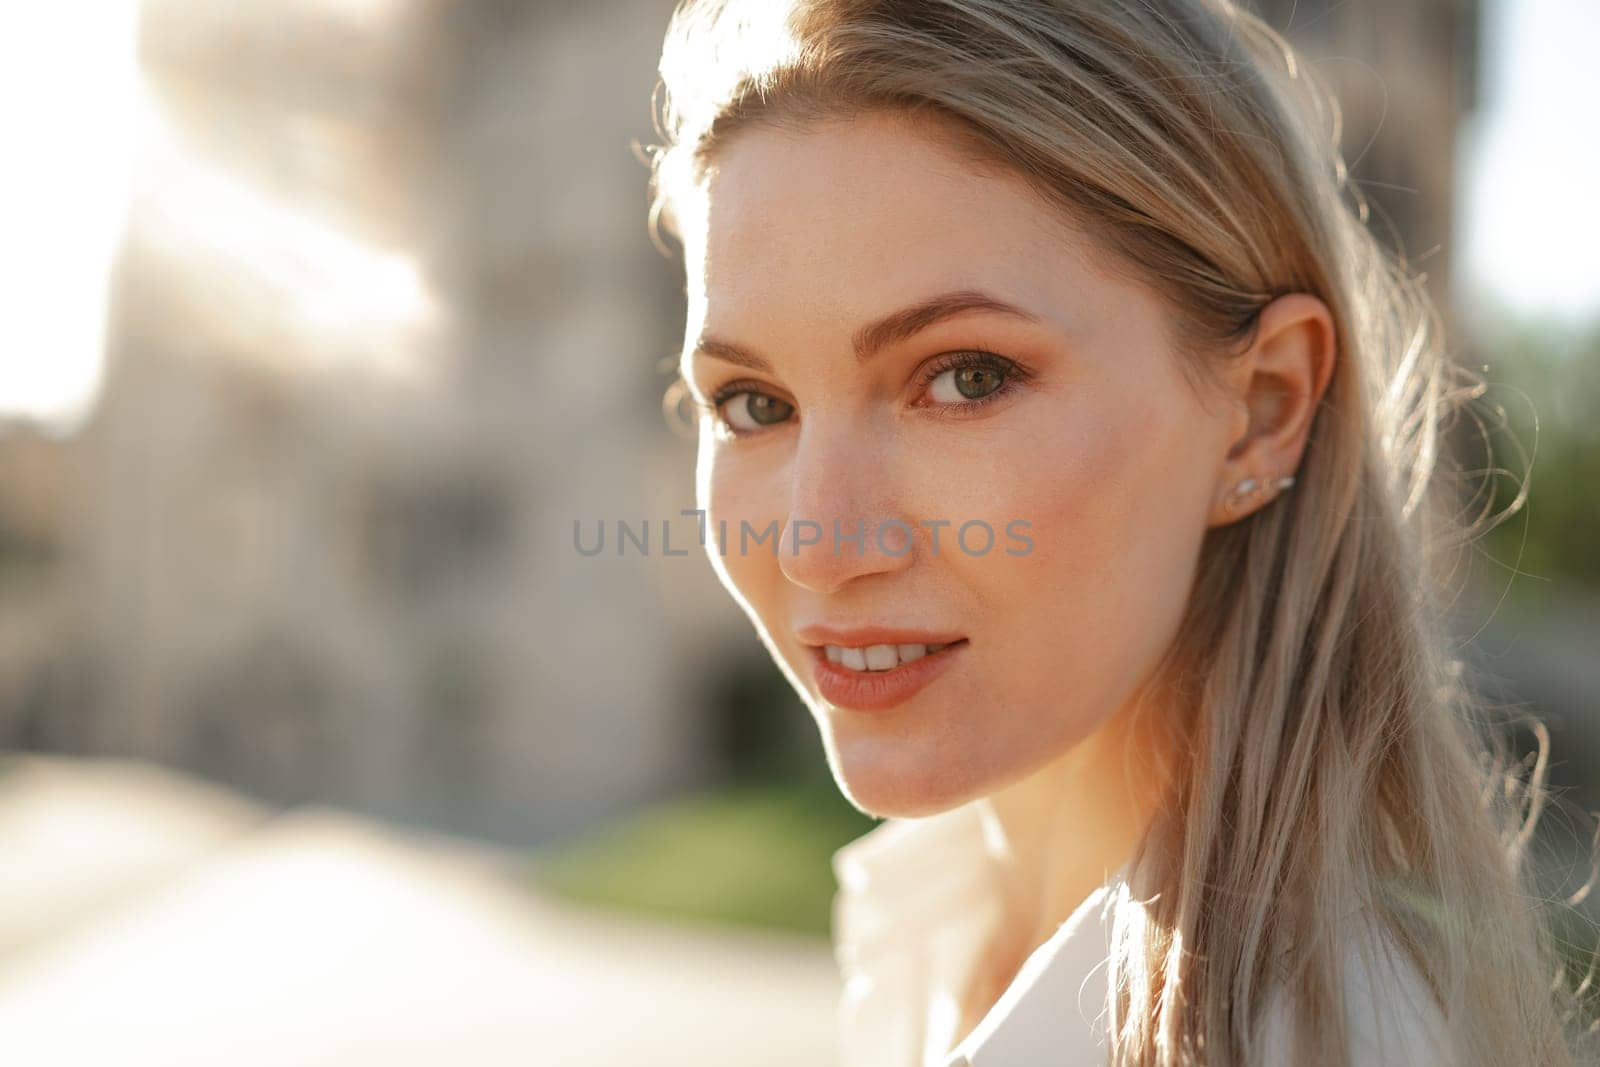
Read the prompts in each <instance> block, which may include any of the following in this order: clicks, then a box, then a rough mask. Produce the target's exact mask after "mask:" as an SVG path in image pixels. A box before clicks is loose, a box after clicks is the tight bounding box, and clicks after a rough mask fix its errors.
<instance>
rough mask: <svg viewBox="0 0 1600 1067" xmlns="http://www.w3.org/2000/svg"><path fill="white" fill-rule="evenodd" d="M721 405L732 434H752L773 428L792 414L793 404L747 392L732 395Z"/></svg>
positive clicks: (764, 394) (762, 394)
mask: <svg viewBox="0 0 1600 1067" xmlns="http://www.w3.org/2000/svg"><path fill="white" fill-rule="evenodd" d="M721 403H722V404H723V405H725V406H726V407H727V415H726V416H725V418H726V421H727V423H728V427H729V429H731V430H733V432H734V433H752V432H755V431H757V430H760V429H761V428H762V427H765V426H775V425H777V424H778V423H781V422H783V421H784V420H785V419H787V418H788V417H789V416H790V415H792V414H793V413H794V405H793V404H790V403H787V402H785V401H782V400H779V399H778V398H777V397H775V396H768V395H767V394H766V393H756V392H752V391H749V390H745V391H743V392H739V393H734V394H733V395H731V396H729V397H727V398H726V399H724V400H723V401H722V402H721Z"/></svg>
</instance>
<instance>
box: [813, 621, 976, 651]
mask: <svg viewBox="0 0 1600 1067" xmlns="http://www.w3.org/2000/svg"><path fill="white" fill-rule="evenodd" d="M795 635H796V636H797V637H799V638H800V640H802V641H804V642H805V643H806V644H808V645H814V646H822V645H841V646H843V647H846V648H864V647H866V646H868V645H948V644H951V643H953V642H956V641H961V640H964V636H965V635H963V634H958V633H954V632H952V631H949V630H916V629H908V628H906V627H901V626H828V625H825V624H823V623H812V624H810V625H807V626H801V627H798V628H796V629H795Z"/></svg>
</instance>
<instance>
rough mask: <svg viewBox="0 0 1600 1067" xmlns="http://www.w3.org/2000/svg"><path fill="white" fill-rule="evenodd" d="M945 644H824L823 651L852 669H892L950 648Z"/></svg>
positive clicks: (835, 660) (842, 665) (841, 664)
mask: <svg viewBox="0 0 1600 1067" xmlns="http://www.w3.org/2000/svg"><path fill="white" fill-rule="evenodd" d="M948 647H949V645H948V644H944V645H868V646H866V647H865V648H849V647H846V646H843V645H824V646H823V652H824V653H825V654H826V655H827V657H828V662H829V663H837V664H839V665H840V666H841V667H845V668H847V669H849V670H852V671H892V670H894V669H895V668H896V667H898V666H900V665H901V664H902V663H911V662H914V661H916V660H919V659H921V658H922V657H923V656H926V655H928V654H929V653H931V652H938V651H939V650H940V649H943V648H948Z"/></svg>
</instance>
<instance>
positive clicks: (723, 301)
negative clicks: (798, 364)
mask: <svg viewBox="0 0 1600 1067" xmlns="http://www.w3.org/2000/svg"><path fill="white" fill-rule="evenodd" d="M685 222H686V225H685V226H684V247H685V264H686V267H687V270H688V285H689V290H690V297H691V321H693V320H694V319H695V318H696V317H697V312H698V313H699V315H704V314H705V313H706V312H708V311H709V313H710V314H712V315H713V316H716V315H720V314H724V313H726V314H739V313H742V312H744V311H746V310H749V311H756V310H759V312H760V313H761V314H762V315H763V316H767V317H771V316H772V315H774V314H775V313H780V312H781V313H789V314H807V315H812V316H818V317H826V318H833V319H837V318H838V317H839V316H848V317H852V318H859V317H861V316H864V315H867V314H871V313H872V312H873V311H881V310H882V306H883V305H884V304H885V303H886V302H892V301H895V300H899V299H916V298H919V297H923V296H926V295H927V294H928V293H929V292H935V291H944V290H949V289H955V288H961V287H963V286H979V285H981V286H982V287H984V288H999V289H1001V290H1003V291H1004V292H1005V294H1006V295H1007V296H1008V298H1010V297H1014V298H1016V299H1020V300H1030V299H1031V300H1035V301H1041V302H1044V301H1048V300H1049V299H1051V297H1052V296H1054V295H1057V294H1059V293H1060V291H1061V290H1062V289H1063V288H1065V289H1074V288H1075V289H1078V290H1083V289H1085V287H1087V286H1090V285H1091V284H1092V282H1093V279H1092V277H1091V275H1092V274H1093V271H1092V268H1091V267H1090V265H1089V260H1088V258H1087V253H1088V252H1089V245H1088V242H1087V238H1086V237H1084V236H1083V235H1082V234H1080V233H1079V232H1077V231H1076V230H1075V229H1074V228H1073V227H1071V226H1070V224H1069V223H1068V221H1067V220H1066V218H1065V216H1064V215H1063V214H1062V213H1061V212H1060V211H1059V210H1058V209H1056V208H1055V207H1053V206H1052V205H1050V204H1048V203H1046V202H1045V201H1044V200H1043V199H1042V198H1041V197H1040V196H1039V195H1038V194H1037V193H1035V192H1034V191H1033V189H1032V188H1031V187H1029V186H1028V185H1027V184H1026V183H1025V182H1024V181H1023V180H1022V179H1021V178H1019V177H1015V176H1012V175H1010V174H1007V173H1005V172H1003V171H1000V170H998V169H997V168H995V167H992V166H983V165H980V164H979V163H977V162H976V161H975V160H974V159H973V158H972V157H971V156H970V155H969V154H968V153H966V152H964V151H963V150H962V149H961V148H960V147H959V146H958V144H957V143H956V142H955V141H954V140H953V139H951V138H950V137H949V136H948V135H945V136H941V135H940V132H939V129H938V128H937V127H934V126H931V125H929V124H926V123H918V124H916V125H913V124H912V123H911V122H909V121H907V120H905V119H902V118H899V117H897V116H892V115H887V114H869V115H865V116H861V117H858V118H853V119H848V120H834V121H830V122H826V123H823V124H821V125H818V126H816V127H814V128H812V129H809V130H804V131H800V130H790V129H777V128H771V127H764V126H758V127H752V128H749V129H746V130H742V131H740V132H738V133H737V134H735V135H734V136H733V137H732V138H731V139H730V140H729V141H728V142H727V143H725V144H724V145H722V146H721V147H720V149H719V151H718V154H717V156H716V159H715V161H714V164H713V166H712V168H711V169H710V171H709V172H708V175H707V178H706V181H705V184H704V186H703V189H702V191H701V194H700V196H699V197H698V198H697V200H696V202H695V203H694V204H693V206H692V207H691V209H690V210H689V211H688V212H686V213H685Z"/></svg>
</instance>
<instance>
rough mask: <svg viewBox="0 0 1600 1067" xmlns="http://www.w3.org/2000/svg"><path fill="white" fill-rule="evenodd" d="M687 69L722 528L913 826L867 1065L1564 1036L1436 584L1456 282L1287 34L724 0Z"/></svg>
mask: <svg viewBox="0 0 1600 1067" xmlns="http://www.w3.org/2000/svg"><path fill="white" fill-rule="evenodd" d="M661 71H662V75H663V79H664V85H665V89H666V98H665V107H664V110H663V117H664V137H665V139H666V141H667V143H666V144H665V145H663V146H661V147H659V148H658V149H657V150H656V153H655V155H654V159H653V162H654V164H655V182H654V189H655V194H656V203H655V210H654V212H653V215H652V217H653V219H654V220H655V221H664V222H665V223H666V224H667V226H668V227H669V229H670V230H671V232H673V233H675V234H676V235H677V237H678V238H679V239H680V241H681V243H682V246H683V251H684V257H685V264H686V270H687V296H688V327H687V343H686V345H685V349H684V355H683V361H682V380H683V385H682V387H683V388H685V389H686V390H687V391H688V392H689V394H690V395H691V396H692V398H693V400H694V401H695V403H696V404H697V405H698V407H699V408H700V411H701V439H700V440H701V447H700V454H699V466H698V472H697V474H698V476H697V488H698V495H699V499H700V506H701V507H702V508H703V509H704V512H705V514H704V523H705V525H704V529H705V530H706V532H707V537H706V539H705V540H706V546H707V551H708V553H709V554H710V557H711V560H712V562H713V565H714V567H715V568H716V571H717V573H718V575H719V577H720V579H721V580H722V582H723V584H724V585H725V586H726V588H727V590H728V592H729V593H730V594H732V596H733V597H734V599H735V600H736V601H737V602H738V603H739V605H740V607H741V608H743V609H744V611H745V612H746V613H747V614H748V616H749V618H750V620H751V622H752V623H753V624H754V625H755V627H756V629H757V631H758V633H759V634H760V637H761V639H762V641H763V642H764V643H765V645H766V647H767V648H768V649H769V651H770V652H771V654H772V656H773V658H774V660H775V661H776V662H777V664H778V666H779V667H780V668H781V670H782V671H783V672H784V674H785V676H786V677H787V679H788V680H789V682H790V683H791V684H792V685H793V686H794V688H795V690H796V691H797V692H798V693H799V694H800V695H801V696H802V698H803V699H804V700H805V702H806V703H807V705H808V706H809V708H810V709H811V711H812V712H813V714H814V716H815V719H816V722H817V726H818V728H819V730H820V732H821V736H822V740H823V743H824V747H825V750H826V753H827V757H828V762H829V765H830V767H831V769H832V771H833V774H834V775H835V777H836V778H837V781H838V784H839V787H840V788H841V790H842V791H843V792H844V793H845V795H846V796H847V797H848V798H849V799H850V800H851V802H852V803H854V804H855V805H856V806H857V807H859V808H860V809H861V810H863V811H865V812H869V813H872V814H875V815H879V816H884V817H887V818H888V821H887V822H886V823H884V824H882V825H880V826H879V827H877V828H875V829H874V830H873V831H872V832H871V833H869V834H868V835H866V836H865V837H863V838H862V839H860V840H858V841H856V842H853V843H852V844H850V845H849V846H847V847H846V848H844V849H843V850H841V851H840V852H839V853H838V854H837V856H836V859H835V867H836V871H837V873H838V876H839V880H840V892H839V896H838V898H837V900H836V912H835V917H836V938H837V948H838V955H839V960H840V963H841V965H842V967H843V969H844V974H845V978H846V984H845V990H844V997H843V1003H842V1007H841V1025H842V1030H841V1036H842V1039H843V1043H844V1052H845V1059H846V1062H847V1063H848V1064H850V1065H858V1064H859V1065H869V1064H870V1065H872V1067H931V1065H939V1064H951V1065H954V1064H969V1063H970V1064H973V1065H976V1067H1021V1065H1024V1064H1029V1065H1031V1064H1045V1063H1059V1064H1087V1063H1101V1062H1107V1061H1110V1062H1113V1063H1118V1064H1163V1065H1167V1064H1192V1063H1206V1064H1246V1063H1252V1064H1253V1063H1260V1064H1287V1063H1294V1064H1321V1063H1328V1064H1345V1063H1353V1064H1362V1065H1369V1064H1396V1065H1398V1064H1408V1065H1411V1064H1460V1065H1483V1067H1489V1065H1503V1064H1513V1063H1515V1064H1538V1065H1545V1064H1567V1063H1571V1062H1574V1053H1573V1050H1572V1049H1573V1046H1572V1039H1571V1038H1570V1037H1569V1036H1568V1035H1567V1033H1566V1030H1565V1028H1564V1019H1566V1017H1567V1015H1568V1014H1570V1012H1568V1011H1567V1009H1568V1008H1569V1007H1570V1006H1569V1005H1566V1004H1564V1003H1562V1002H1559V1001H1558V1000H1557V999H1556V996H1555V995H1553V994H1552V992H1551V989H1552V979H1553V977H1554V976H1555V963H1554V960H1553V957H1551V956H1550V955H1549V954H1548V943H1549V938H1548V936H1547V935H1546V933H1545V932H1544V930H1543V927H1542V926H1541V925H1540V923H1541V920H1540V917H1539V915H1538V914H1537V912H1536V910H1535V909H1534V908H1532V907H1530V901H1529V896H1528V894H1529V892H1530V888H1529V885H1528V884H1527V882H1526V878H1527V876H1526V875H1525V874H1524V872H1523V867H1522V856H1521V852H1520V849H1521V845H1522V842H1523V841H1524V836H1523V835H1521V834H1520V831H1523V830H1525V829H1526V827H1525V826H1520V825H1518V820H1517V815H1518V812H1519V809H1518V808H1517V807H1516V805H1515V804H1514V803H1513V801H1514V800H1516V799H1517V798H1516V797H1515V796H1514V795H1511V796H1510V797H1509V799H1508V794H1507V792H1506V791H1505V790H1504V789H1502V788H1500V786H1501V785H1503V784H1504V783H1503V782H1501V781H1499V780H1492V778H1493V776H1492V775H1491V774H1489V773H1487V772H1486V771H1485V768H1484V765H1482V764H1481V763H1480V762H1479V761H1478V760H1477V759H1476V756H1477V754H1478V753H1479V750H1480V749H1481V747H1482V745H1483V743H1484V741H1485V740H1492V737H1491V736H1490V735H1489V734H1488V733H1487V732H1485V733H1484V734H1483V735H1482V736H1481V737H1480V734H1479V730H1478V728H1477V726H1476V725H1475V724H1476V723H1477V722H1478V719H1479V718H1481V717H1480V716H1477V715H1476V714H1475V712H1476V708H1475V706H1474V705H1472V704H1471V703H1470V702H1469V698H1468V696H1467V695H1466V693H1465V692H1464V689H1463V686H1462V685H1461V684H1460V682H1459V672H1458V670H1457V668H1456V664H1455V661H1454V660H1453V658H1452V656H1451V650H1450V648H1449V646H1448V644H1447V642H1446V639H1445V637H1444V631H1443V628H1442V626H1441V625H1440V622H1439V620H1438V618H1437V616H1438V605H1439V602H1440V600H1441V596H1440V590H1439V589H1438V588H1437V586H1439V585H1440V584H1441V583H1440V582H1439V581H1438V580H1437V578H1436V575H1437V574H1438V572H1439V569H1440V567H1439V557H1438V555H1437V553H1436V552H1435V551H1434V546H1435V545H1436V543H1437V541H1438V534H1439V532H1440V531H1441V530H1444V529H1447V527H1446V526H1445V525H1444V524H1443V523H1442V519H1443V517H1444V515H1445V509H1444V508H1441V507H1437V506H1435V505H1434V504H1433V500H1434V496H1435V494H1434V493H1432V492H1431V491H1430V490H1431V488H1432V487H1434V486H1436V485H1437V484H1438V482H1439V479H1437V478H1435V477H1433V467H1434V466H1435V464H1436V461H1437V456H1438V452H1439V446H1440V439H1439V425H1440V422H1441V419H1442V418H1443V417H1444V416H1445V415H1446V414H1447V402H1448V401H1449V400H1451V399H1452V397H1453V396H1454V395H1455V394H1454V393H1453V392H1452V391H1451V387H1450V383H1449V378H1448V374H1447V367H1448V364H1446V363H1445V362H1444V360H1443V358H1442V356H1441V353H1440V348H1439V342H1438V340H1437V337H1436V333H1437V330H1436V326H1435V319H1436V317H1435V316H1434V315H1433V314H1432V312H1431V311H1430V309H1429V307H1428V305H1427V303H1426V300H1425V298H1424V296H1423V295H1422V293H1421V291H1420V290H1419V288H1418V286H1417V283H1416V282H1415V281H1414V280H1413V279H1412V278H1411V277H1410V276H1409V274H1408V273H1407V272H1406V271H1405V270H1404V269H1403V268H1401V267H1400V266H1397V265H1396V264H1394V263H1393V262H1391V260H1390V259H1389V258H1386V256H1385V255H1384V253H1382V251H1381V250H1380V248H1379V247H1378V246H1377V245H1375V243H1374V242H1373V240H1372V238H1371V237H1370V236H1369V235H1368V233H1367V231H1366V230H1365V228H1364V227H1363V225H1362V224H1361V222H1360V221H1359V217H1358V215H1357V214H1356V212H1355V211H1354V210H1353V208H1352V206H1351V205H1350V204H1348V203H1346V200H1345V195H1346V193H1347V192H1348V190H1347V188H1346V187H1345V185H1344V183H1343V180H1342V175H1343V168H1342V165H1341V163H1340V161H1339V159H1338V157H1337V154H1336V150H1335V149H1334V147H1333V143H1334V139H1335V138H1334V134H1333V133H1332V132H1330V129H1329V119H1330V117H1331V112H1330V111H1329V110H1327V105H1326V102H1325V97H1324V96H1323V95H1322V94H1321V93H1319V92H1317V91H1316V90H1315V89H1314V88H1311V87H1308V86H1307V83H1306V80H1305V74H1304V72H1303V71H1297V69H1296V66H1295V64H1294V61H1293V58H1292V56H1291V54H1290V52H1289V51H1288V49H1287V47H1286V46H1285V44H1284V42H1283V41H1282V40H1281V39H1280V38H1279V37H1277V36H1276V35H1274V34H1273V33H1272V32H1271V31H1270V30H1268V29H1267V28H1266V27H1265V26H1263V25H1262V24H1261V23H1260V22H1259V21H1258V20H1257V19H1255V18H1253V17H1252V16H1250V15H1249V14H1247V13H1245V12H1243V11H1240V10H1238V9H1236V8H1234V7H1233V6H1232V5H1230V4H1228V3H1227V2H1226V0H1070V2H1068V0H798V2H794V3H782V2H778V0H750V2H748V3H739V2H737V0H722V2H715V0H707V2H692V0H691V2H686V3H684V4H682V5H681V6H680V8H679V10H678V12H677V13H676V15H675V17H674V19H673V22H672V24H671V28H670V30H669V32H668V37H667V41H666V46H665V51H664V54H663V57H662V62H661ZM1440 503H1442V504H1445V505H1448V503H1449V502H1448V501H1447V500H1446V501H1440ZM1490 766H1491V767H1492V766H1493V765H1492V764H1491V765H1490ZM1508 780H1509V779H1508ZM1513 784H1515V782H1514V781H1513ZM1538 788H1539V782H1538V780H1537V779H1535V780H1534V781H1533V782H1532V783H1531V785H1528V786H1527V787H1526V789H1525V790H1524V795H1527V790H1530V789H1531V790H1532V795H1534V796H1535V797H1536V796H1537V792H1538ZM1528 821H1531V817H1530V820H1528ZM1508 827H1509V835H1508Z"/></svg>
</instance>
